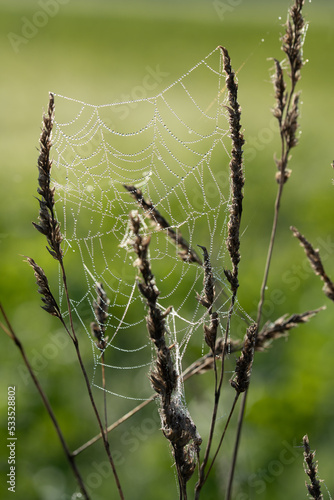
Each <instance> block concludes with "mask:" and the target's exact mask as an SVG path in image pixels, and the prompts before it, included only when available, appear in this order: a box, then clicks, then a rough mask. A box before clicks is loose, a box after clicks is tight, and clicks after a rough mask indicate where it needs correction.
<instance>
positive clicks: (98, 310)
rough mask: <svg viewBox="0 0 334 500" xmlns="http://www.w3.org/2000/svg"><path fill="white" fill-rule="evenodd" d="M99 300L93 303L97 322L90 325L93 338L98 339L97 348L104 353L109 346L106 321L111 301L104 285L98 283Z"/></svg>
mask: <svg viewBox="0 0 334 500" xmlns="http://www.w3.org/2000/svg"><path fill="white" fill-rule="evenodd" d="M96 293H97V299H96V300H94V302H93V307H94V313H95V318H96V321H93V322H92V323H91V324H90V328H91V332H92V335H93V337H95V338H96V345H97V347H98V348H99V349H100V350H101V351H103V350H104V349H105V347H106V345H107V342H108V337H105V331H106V321H107V318H108V308H109V304H110V300H109V299H108V297H107V294H106V292H105V290H104V288H103V284H102V283H96Z"/></svg>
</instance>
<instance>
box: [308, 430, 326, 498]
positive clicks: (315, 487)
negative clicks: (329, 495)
mask: <svg viewBox="0 0 334 500" xmlns="http://www.w3.org/2000/svg"><path fill="white" fill-rule="evenodd" d="M303 446H304V460H305V464H306V469H305V472H306V474H307V475H308V477H309V478H310V481H311V484H307V482H306V481H305V485H306V488H307V490H308V492H309V494H310V495H311V497H312V498H315V499H316V500H323V495H322V493H321V489H320V481H319V479H318V478H317V474H318V462H316V461H314V457H315V452H311V449H310V443H309V439H308V436H307V434H306V435H305V436H304V437H303Z"/></svg>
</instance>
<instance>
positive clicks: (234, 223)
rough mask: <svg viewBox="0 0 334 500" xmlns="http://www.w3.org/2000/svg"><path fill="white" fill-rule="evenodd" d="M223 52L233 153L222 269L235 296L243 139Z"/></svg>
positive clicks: (232, 81) (227, 60)
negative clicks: (228, 264)
mask: <svg viewBox="0 0 334 500" xmlns="http://www.w3.org/2000/svg"><path fill="white" fill-rule="evenodd" d="M220 48H221V51H222V53H223V65H224V71H225V73H226V87H227V90H228V100H229V106H227V111H228V114H229V125H230V134H231V138H232V152H231V161H230V172H231V175H230V179H231V201H230V206H229V211H230V218H229V222H228V237H227V240H226V246H227V249H228V252H229V254H230V257H231V261H232V266H233V269H232V271H230V270H225V275H226V277H227V279H228V281H229V282H230V284H231V290H232V292H233V293H236V291H237V289H238V287H239V282H238V265H239V262H240V252H239V247H240V237H239V232H240V221H241V213H242V200H243V192H242V190H243V186H244V182H245V181H244V174H243V168H242V156H243V150H242V147H243V145H244V142H245V141H244V138H243V135H242V133H241V132H240V130H241V124H240V116H241V110H240V106H239V103H238V84H237V83H236V81H235V73H234V71H233V70H232V68H231V61H230V57H229V54H228V52H227V50H226V49H225V48H224V47H220Z"/></svg>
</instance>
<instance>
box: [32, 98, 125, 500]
mask: <svg viewBox="0 0 334 500" xmlns="http://www.w3.org/2000/svg"><path fill="white" fill-rule="evenodd" d="M54 107H55V106H54V96H53V94H51V93H50V94H49V105H48V112H47V114H46V115H45V114H44V116H43V128H42V132H41V136H40V154H39V157H38V162H37V167H38V173H39V176H38V184H39V187H38V189H37V192H38V194H39V195H40V196H41V199H39V200H38V201H39V205H40V210H39V223H38V224H37V223H33V225H34V227H35V228H36V229H37V230H38V231H39V232H40V233H42V234H43V235H44V236H46V238H47V242H48V245H49V247H47V249H48V251H49V253H50V254H51V255H52V257H53V258H54V259H55V260H57V261H58V263H59V265H60V268H61V273H62V280H63V285H64V290H65V296H66V302H67V309H68V314H69V320H70V330H71V333H70V332H69V330H68V328H67V327H66V325H65V321H64V319H63V316H62V315H61V314H60V312H59V308H58V310H57V312H59V314H54V312H51V311H48V312H50V313H51V314H53V315H56V316H57V317H58V318H59V319H60V321H61V323H62V324H63V325H64V326H65V329H66V331H67V332H68V333H69V335H70V338H71V340H72V342H73V345H74V347H75V351H76V355H77V358H78V361H79V365H80V368H81V371H82V374H83V376H84V380H85V383H86V387H87V391H88V395H89V399H90V402H91V404H92V407H93V410H94V413H95V416H96V419H97V422H98V425H99V428H100V431H101V433H102V434H103V437H102V440H103V444H104V448H105V450H106V453H107V456H108V459H109V462H110V465H111V468H112V471H113V475H114V478H115V482H116V485H117V489H118V493H119V496H120V498H121V499H124V496H123V492H122V488H121V485H120V482H119V478H118V475H117V472H116V469H115V465H114V461H113V458H112V456H111V453H110V448H109V443H108V439H107V435H105V433H104V428H103V424H102V422H101V418H100V415H99V412H98V409H97V407H96V404H95V401H94V397H93V393H92V390H91V387H90V383H89V379H88V375H87V372H86V369H85V367H84V364H83V361H82V357H81V352H80V348H79V341H78V338H77V336H76V333H75V329H74V324H73V317H72V307H71V302H70V297H69V292H68V285H67V278H66V272H65V267H64V263H63V251H62V249H61V242H62V240H63V236H62V234H61V231H60V224H59V222H58V220H57V218H56V216H55V212H54V192H55V189H54V188H51V168H52V161H51V160H50V150H51V146H52V142H51V137H52V128H53V120H54ZM28 261H29V259H28ZM29 263H30V265H32V267H33V268H34V271H35V276H36V277H37V275H38V276H39V277H40V278H41V279H42V280H44V282H43V284H44V285H45V284H46V285H47V280H46V277H45V279H44V276H45V274H44V271H43V273H40V272H39V269H40V268H38V266H37V265H36V264H35V263H34V262H33V261H32V259H30V261H29ZM34 264H35V266H34ZM43 275H44V276H43ZM37 281H38V280H37ZM48 291H49V289H48V286H46V289H45V291H43V292H42V294H43V296H44V302H45V300H47V301H49V300H50V299H49V296H48V295H47V292H48ZM51 295H52V294H51Z"/></svg>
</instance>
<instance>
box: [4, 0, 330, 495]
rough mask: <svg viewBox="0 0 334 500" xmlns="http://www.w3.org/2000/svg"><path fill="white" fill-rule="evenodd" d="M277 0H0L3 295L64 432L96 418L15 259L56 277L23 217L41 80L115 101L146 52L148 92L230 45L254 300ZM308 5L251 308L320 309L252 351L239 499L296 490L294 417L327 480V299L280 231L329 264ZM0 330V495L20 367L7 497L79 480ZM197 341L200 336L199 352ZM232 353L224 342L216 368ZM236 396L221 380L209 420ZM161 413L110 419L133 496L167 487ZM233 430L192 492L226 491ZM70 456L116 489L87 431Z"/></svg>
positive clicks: (195, 391)
mask: <svg viewBox="0 0 334 500" xmlns="http://www.w3.org/2000/svg"><path fill="white" fill-rule="evenodd" d="M51 4H52V5H53V9H55V10H54V11H52V10H49V12H50V14H49V15H48V18H47V22H46V23H45V26H41V27H39V28H37V30H36V31H33V32H26V31H23V32H22V30H25V29H26V28H24V26H26V25H27V20H28V21H30V22H31V21H33V20H34V19H35V20H36V19H38V14H37V13H38V12H39V11H41V10H42V11H43V9H44V12H45V11H46V10H47V9H48V8H49V9H51V7H50V5H51ZM47 5H49V7H47ZM288 6H289V3H288V2H287V1H274V2H260V1H255V0H249V1H247V2H245V1H232V0H230V1H228V0H226V1H220V2H219V1H216V2H210V1H205V0H197V1H194V2H191V1H186V0H183V1H176V0H175V1H170V2H167V1H162V0H161V1H147V2H134V1H125V2H120V1H109V2H108V1H107V0H105V1H102V0H99V1H95V2H93V1H92V0H80V1H79V0H69V1H64V0H63V1H62V2H60V1H59V0H58V1H57V0H54V2H51V3H50V4H48V2H46V1H45V2H43V1H42V0H41V1H40V2H35V1H32V0H25V1H19V0H15V1H9V0H8V1H6V0H1V3H0V33H1V38H0V47H1V61H2V68H3V69H2V72H1V79H0V82H1V95H0V99H1V122H0V126H1V133H0V144H1V155H0V158H1V160H0V161H1V163H0V165H1V166H0V176H1V181H0V186H1V203H2V211H1V218H0V243H1V302H2V303H3V305H4V307H5V309H6V311H7V313H8V316H9V317H10V319H11V321H12V324H13V326H14V328H15V330H16V332H17V333H18V335H19V337H20V338H21V340H22V341H23V343H24V345H25V347H26V351H27V354H28V356H29V357H30V359H32V360H33V364H34V368H35V370H36V372H37V373H38V375H39V378H40V381H41V383H42V385H43V387H44V389H45V391H46V392H47V394H48V396H49V399H50V401H51V403H52V405H53V407H54V409H55V411H56V414H57V416H58V418H59V421H60V423H61V426H62V428H63V430H64V433H65V436H66V438H67V439H68V442H69V445H70V447H71V448H72V449H74V448H76V447H77V446H79V445H80V444H81V443H82V442H84V441H85V440H86V439H88V438H90V437H91V436H93V435H95V434H96V424H95V422H94V419H93V416H92V412H91V409H90V408H89V406H88V405H87V401H86V399H85V397H84V395H83V394H84V388H83V384H82V381H81V377H80V373H79V370H78V367H77V363H76V361H75V359H74V355H73V352H72V348H71V346H70V345H69V342H68V340H67V338H66V336H65V334H64V333H63V332H62V331H61V330H59V328H58V325H57V323H56V320H54V318H52V317H49V316H48V315H47V314H46V313H44V311H42V310H41V309H40V307H39V306H40V299H39V297H38V295H37V293H36V289H35V285H34V277H33V274H32V271H31V270H30V269H29V268H28V266H27V264H25V263H24V262H23V259H24V257H23V256H24V255H29V256H31V257H33V258H35V259H36V260H37V262H38V263H39V265H41V266H42V267H43V268H44V269H45V270H46V271H47V274H48V277H49V278H50V282H51V283H52V284H53V286H54V287H55V289H57V286H58V284H57V279H58V277H57V269H55V268H54V267H55V266H54V262H52V259H50V257H49V255H48V253H47V252H46V251H45V249H44V241H43V239H42V237H41V236H40V235H38V234H37V232H36V231H35V230H34V228H33V227H32V225H31V221H32V220H36V218H37V202H36V201H35V200H34V195H35V193H36V178H37V169H36V167H35V165H36V160H37V156H38V151H37V149H36V148H37V147H38V138H39V134H40V125H41V116H42V111H43V109H45V107H46V106H47V101H48V92H49V91H50V90H52V91H54V92H56V93H58V94H63V95H66V96H71V97H75V98H77V99H79V100H82V101H85V102H89V103H95V104H102V103H106V102H113V101H119V100H121V99H122V96H123V95H126V94H130V95H131V91H132V89H133V88H134V87H135V86H136V85H140V84H141V82H142V80H143V78H144V76H145V74H146V67H147V66H150V67H156V66H157V65H159V66H160V68H161V71H164V72H166V73H168V75H169V76H167V77H166V78H165V79H164V80H163V82H161V84H159V86H158V87H157V88H156V89H155V91H154V93H157V92H159V91H161V90H163V88H165V87H166V86H167V85H169V84H170V83H172V82H173V81H174V80H175V79H177V78H178V77H179V76H181V75H182V74H183V73H184V72H185V71H186V70H188V69H189V68H190V67H192V66H193V65H194V64H196V63H197V62H198V61H199V60H201V59H202V58H203V57H205V56H206V55H207V54H208V53H209V52H211V50H213V49H214V48H215V47H216V46H217V45H220V44H221V45H224V46H226V47H227V48H228V50H229V52H230V55H231V58H232V64H233V67H234V68H236V69H238V68H240V71H239V72H238V79H239V100H240V103H241V106H242V124H243V126H244V130H245V139H246V145H245V171H246V185H245V200H244V212H243V221H242V224H243V237H242V248H241V250H242V261H241V265H240V289H239V300H240V303H241V306H242V307H243V309H245V311H247V313H248V314H250V315H251V316H253V317H255V310H256V304H257V302H258V298H259V289H260V284H261V280H262V275H263V269H264V262H265V257H266V251H267V247H268V242H269V231H270V227H271V222H272V215H273V204H274V198H275V195H276V189H277V185H276V183H275V180H274V175H275V165H274V162H273V155H274V153H275V152H277V153H278V152H279V143H278V140H277V137H276V136H277V134H276V135H275V132H274V131H275V127H274V125H273V121H272V115H271V113H270V109H271V108H272V107H273V104H274V99H273V89H272V85H271V82H270V69H271V68H272V64H273V63H272V61H270V60H268V59H269V58H271V57H276V58H279V59H281V58H282V53H281V52H280V42H279V35H280V33H282V32H283V28H282V27H281V24H282V22H284V20H285V18H286V12H287V8H288ZM56 11H57V12H56ZM304 14H305V16H306V18H307V19H308V20H309V22H310V26H309V29H308V33H307V38H306V42H305V46H304V56H305V58H306V59H308V63H307V65H306V66H305V67H304V69H303V73H302V80H301V82H300V89H302V101H303V104H302V109H301V117H300V123H301V132H302V133H301V135H300V143H299V146H298V148H296V149H295V150H294V151H293V155H292V159H291V163H290V168H292V170H293V172H292V176H291V178H290V180H289V182H288V183H287V184H286V186H285V189H284V195H283V202H282V209H281V214H280V221H279V227H278V235H277V246H276V249H275V252H274V256H273V264H272V268H271V273H270V277H269V283H268V290H267V302H266V304H265V311H264V312H265V316H264V318H265V319H266V320H275V319H276V318H278V317H280V316H282V315H283V314H285V313H287V314H292V313H297V312H299V313H301V312H304V311H306V310H308V309H315V308H317V307H320V306H322V305H323V304H326V305H327V310H326V311H324V312H321V313H320V314H319V315H318V316H316V317H315V318H314V319H312V321H311V322H310V323H309V324H307V325H305V326H300V327H299V328H298V329H296V330H294V331H293V332H292V333H291V334H290V336H289V337H288V338H287V339H286V340H285V339H281V340H279V341H276V342H275V343H274V345H273V346H272V348H271V349H270V350H269V351H268V352H267V353H263V354H259V355H257V356H256V360H255V365H254V370H253V377H252V385H251V391H250V394H249V399H248V406H247V413H246V419H245V424H244V430H243V436H242V441H241V447H240V454H239V460H238V467H237V471H236V477H235V490H234V491H235V494H234V498H236V499H238V500H242V499H243V500H245V499H253V498H258V499H260V500H262V499H272V500H275V499H281V498H284V497H285V498H306V497H307V494H306V489H305V486H304V481H305V479H306V476H305V474H304V472H303V463H302V449H301V448H300V444H301V440H302V437H303V435H304V434H305V433H308V435H309V437H310V442H311V447H312V448H316V449H317V458H318V460H319V469H320V477H321V478H323V479H324V481H325V483H324V484H323V490H324V494H325V498H326V488H328V490H329V491H331V492H332V494H333V492H334V479H333V474H332V467H333V446H334V428H333V416H334V403H333V402H334V376H333V353H334V336H333V328H332V324H333V322H332V319H333V313H332V308H333V304H332V303H331V302H329V300H328V299H326V297H325V296H324V295H323V293H322V291H321V283H320V280H319V279H318V278H317V277H315V276H313V274H312V272H310V270H309V267H308V264H307V262H306V260H305V258H304V253H303V250H302V249H301V248H300V247H299V245H298V243H297V242H296V241H295V240H294V239H293V238H292V236H291V233H290V231H289V226H290V225H291V224H293V225H296V226H297V227H298V228H299V229H300V231H301V232H303V233H304V234H305V235H306V236H307V237H308V239H309V240H310V241H312V242H313V243H314V245H315V246H317V247H319V249H320V251H321V253H322V255H323V260H324V263H325V265H326V269H327V270H328V274H329V275H330V276H334V255H333V254H334V252H333V250H334V246H333V241H334V237H333V227H332V221H333V207H334V203H333V185H332V177H333V171H332V169H331V162H332V161H333V157H334V153H333V148H332V142H333V131H332V116H333V111H334V98H333V84H332V82H333V77H334V69H333V68H334V55H333V54H334V51H333V48H334V30H333V22H334V6H333V4H332V2H329V1H328V2H324V1H323V2H320V1H313V2H312V3H311V2H307V3H306V5H305V9H304ZM36 16H37V17H36ZM43 19H44V17H43ZM42 24H43V22H42ZM9 33H12V34H15V35H19V36H21V37H22V36H23V35H25V36H26V35H27V33H28V36H29V38H27V37H25V38H22V39H18V38H16V39H15V37H14V38H13V36H12V35H11V36H10V37H8V34H9ZM29 33H30V34H29ZM14 40H15V41H14ZM277 290H279V291H280V293H281V295H280V297H281V300H276V298H275V297H277V292H276V291H277ZM1 345H2V348H1V362H0V375H1V380H2V383H1V400H0V408H1V428H2V444H1V450H0V454H1V477H2V480H1V484H0V488H1V497H2V498H10V496H9V495H10V493H9V492H8V491H7V488H6V485H5V481H6V479H5V475H6V474H7V472H8V464H7V463H6V461H7V450H8V449H6V442H5V438H6V437H7V434H6V422H7V420H6V395H7V387H8V386H13V385H15V386H16V392H17V420H16V425H17V436H18V441H17V449H16V453H17V457H16V458H17V477H16V498H18V499H20V500H21V499H23V498H24V499H28V500H30V499H34V500H35V499H43V500H56V499H67V498H68V499H69V498H71V495H72V494H73V493H74V492H75V490H76V484H75V481H74V479H73V478H72V475H71V472H70V471H69V469H68V467H67V463H66V461H65V458H64V455H63V452H62V449H61V447H60V445H59V443H58V441H57V438H56V436H55V432H54V430H53V428H52V426H51V424H50V422H49V420H48V417H47V415H46V412H45V410H44V407H43V405H42V404H41V401H40V398H39V396H38V395H37V392H36V389H35V387H34V386H33V384H32V383H31V382H30V380H29V377H28V376H27V375H26V372H25V371H24V368H23V365H22V361H21V358H20V356H19V353H18V351H17V350H16V349H15V346H14V345H13V344H12V342H11V341H10V340H9V339H8V338H7V337H6V336H5V334H3V335H2V344H1ZM82 349H83V353H84V357H85V359H86V360H87V365H88V370H92V361H93V360H92V355H91V347H90V345H89V342H87V339H86V338H85V337H84V341H83V342H82ZM200 352H201V345H199V346H197V351H196V348H195V349H194V355H195V354H196V353H197V355H198V354H199V353H200ZM233 366H234V360H233V359H232V360H231V363H230V366H229V369H230V370H232V369H233ZM127 383H132V382H131V381H130V382H127ZM211 385H212V377H211V375H210V374H206V375H203V376H202V377H196V380H191V381H190V382H189V384H188V385H187V387H186V395H187V398H188V401H189V406H190V411H191V414H192V416H193V418H194V420H195V422H196V423H198V424H199V428H200V432H201V433H202V435H203V437H204V438H205V432H206V430H207V428H208V419H209V415H210V411H211V404H212V403H211V402H212V399H211V398H212V395H211V392H210V387H211ZM97 397H98V399H99V400H100V398H99V395H97ZM231 397H232V395H231V391H229V390H228V389H226V395H225V396H224V398H223V408H222V410H221V414H220V417H221V420H220V421H219V423H220V424H221V425H222V426H223V423H224V419H225V418H226V415H227V413H228V411H229V407H230V404H231ZM116 404H117V408H114V407H113V405H116ZM111 405H112V406H111V410H110V418H111V419H112V418H118V416H120V415H121V414H122V412H123V411H127V410H128V409H129V402H123V401H122V400H121V401H119V400H113V401H112V402H111ZM130 406H131V405H130ZM235 420H236V417H235ZM158 427H159V424H158V418H157V410H156V408H155V407H154V405H152V406H151V407H150V406H148V407H147V408H146V409H145V410H143V411H142V412H141V413H140V414H139V415H138V416H136V417H134V418H133V419H132V420H131V421H129V422H128V423H125V424H123V426H121V427H119V429H118V430H117V431H116V432H115V434H114V437H113V449H114V450H117V453H116V455H115V460H116V464H117V465H118V471H119V475H120V478H121V482H122V484H123V485H124V491H125V496H126V498H128V499H134V500H136V499H143V498H145V499H156V498H161V499H162V500H163V499H171V498H177V488H176V482H175V478H174V470H173V467H172V459H171V456H170V453H169V451H168V445H167V443H166V441H165V440H164V438H163V437H162V435H161V433H160V432H159V429H158ZM234 430H235V422H234V423H233V425H232V426H231V428H230V432H229V433H228V436H227V439H226V443H225V447H224V449H223V450H222V453H221V456H220V459H219V461H218V464H217V467H216V469H215V471H214V473H213V474H212V477H211V479H210V481H209V484H208V485H207V487H206V489H205V490H203V498H207V499H214V498H223V497H224V485H225V479H226V474H227V471H228V466H229V463H230V457H231V449H232V445H233V439H234V435H235V434H234ZM78 463H79V466H80V468H81V470H82V472H83V476H84V478H85V479H86V480H87V482H88V483H89V484H90V486H91V488H92V498H94V499H106V498H117V494H116V492H115V488H114V483H113V479H112V478H111V476H110V472H109V469H108V468H107V467H106V460H105V458H104V455H103V452H102V450H101V446H100V445H95V446H94V447H92V448H91V449H90V451H88V452H87V451H86V452H85V453H83V454H82V455H81V456H80V459H79V461H78ZM189 491H191V486H190V488H189ZM189 496H190V498H191V497H192V496H191V493H190V494H189Z"/></svg>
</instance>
